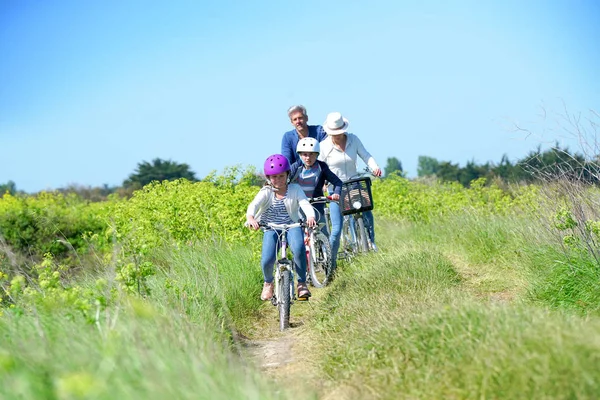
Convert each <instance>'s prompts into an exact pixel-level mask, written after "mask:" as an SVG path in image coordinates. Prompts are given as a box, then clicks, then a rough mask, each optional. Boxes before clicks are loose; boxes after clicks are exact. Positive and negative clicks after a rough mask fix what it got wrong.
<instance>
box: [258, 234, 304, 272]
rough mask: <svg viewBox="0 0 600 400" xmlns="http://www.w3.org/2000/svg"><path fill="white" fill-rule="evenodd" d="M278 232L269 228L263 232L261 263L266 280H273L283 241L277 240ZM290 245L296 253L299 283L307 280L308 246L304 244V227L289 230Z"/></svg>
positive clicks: (295, 261) (288, 240)
mask: <svg viewBox="0 0 600 400" xmlns="http://www.w3.org/2000/svg"><path fill="white" fill-rule="evenodd" d="M277 239H278V237H277V232H275V231H273V230H267V231H265V232H264V234H263V245H262V258H261V260H260V265H261V267H262V272H263V277H264V279H265V282H268V283H271V282H273V266H274V265H275V261H277V258H278V257H279V252H278V251H279V249H280V245H281V243H278V242H277ZM287 242H288V246H289V247H290V249H291V250H292V254H293V255H294V264H295V266H296V274H297V275H298V283H304V282H306V247H305V246H304V233H303V232H302V228H300V227H297V228H292V229H290V230H289V231H288V232H287Z"/></svg>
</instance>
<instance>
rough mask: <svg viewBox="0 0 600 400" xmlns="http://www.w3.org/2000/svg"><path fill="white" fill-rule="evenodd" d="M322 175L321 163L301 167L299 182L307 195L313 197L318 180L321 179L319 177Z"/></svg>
mask: <svg viewBox="0 0 600 400" xmlns="http://www.w3.org/2000/svg"><path fill="white" fill-rule="evenodd" d="M320 176H321V166H320V165H319V163H317V162H316V163H314V165H313V166H312V167H310V168H309V169H306V167H302V168H301V169H300V174H299V175H298V184H299V185H300V187H301V188H302V191H304V194H305V195H306V197H309V198H310V197H313V193H314V191H315V188H316V187H317V182H318V181H319V177H320Z"/></svg>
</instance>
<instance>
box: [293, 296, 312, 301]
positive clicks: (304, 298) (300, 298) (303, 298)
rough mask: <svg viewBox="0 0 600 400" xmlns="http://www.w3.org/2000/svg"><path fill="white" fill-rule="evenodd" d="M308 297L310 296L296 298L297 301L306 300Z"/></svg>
mask: <svg viewBox="0 0 600 400" xmlns="http://www.w3.org/2000/svg"><path fill="white" fill-rule="evenodd" d="M308 299H310V297H298V298H297V299H296V300H297V301H308Z"/></svg>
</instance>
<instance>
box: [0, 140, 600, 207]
mask: <svg viewBox="0 0 600 400" xmlns="http://www.w3.org/2000/svg"><path fill="white" fill-rule="evenodd" d="M598 161H600V160H587V159H586V158H585V157H584V156H583V155H581V154H579V153H576V152H571V151H570V150H569V149H568V148H566V147H565V148H561V147H560V145H558V144H556V145H555V146H553V147H551V148H549V149H547V150H544V151H542V149H541V147H538V148H537V149H536V150H533V151H531V152H529V153H528V154H527V155H526V156H525V157H523V158H522V159H520V160H517V161H515V162H512V161H510V160H509V158H508V156H507V155H504V156H502V159H501V160H500V162H498V163H495V162H491V161H488V162H486V163H484V164H478V163H477V162H475V161H474V160H471V161H468V162H467V163H466V164H465V166H463V167H461V166H460V165H459V164H458V163H453V162H451V161H440V160H437V159H436V158H434V157H429V156H419V158H418V163H417V179H419V178H430V179H431V178H433V179H436V180H440V181H442V182H459V183H461V184H462V185H463V186H465V187H468V186H469V185H470V183H471V182H472V181H473V180H475V179H479V178H486V179H487V181H488V182H491V181H494V180H497V179H500V180H502V181H504V182H508V183H515V182H525V183H534V182H539V181H546V180H548V179H553V178H558V177H563V178H564V177H569V178H575V179H578V180H580V181H585V182H587V183H593V184H597V183H599V182H598V180H599V178H600V173H599V169H598V165H599V163H598ZM392 174H394V175H399V176H405V173H404V170H403V168H402V162H401V161H400V160H399V159H398V158H396V157H389V158H388V159H387V162H386V166H385V167H384V176H386V177H387V176H390V175H392ZM212 176H213V174H209V176H207V177H205V178H204V179H203V180H208V181H210V180H211V179H212ZM180 178H185V179H187V180H189V181H192V182H196V181H200V179H198V178H197V177H196V174H195V172H194V171H192V170H191V168H190V166H189V165H188V164H186V163H178V162H175V161H172V160H162V159H160V158H155V159H154V160H152V161H151V162H148V161H142V162H141V163H139V164H138V165H137V167H136V169H135V170H134V171H133V172H132V173H131V174H130V175H129V176H128V177H127V179H125V180H124V181H123V184H122V185H121V186H109V185H106V184H105V185H103V186H100V187H90V186H82V185H70V186H67V187H65V188H59V189H57V191H58V192H63V193H70V192H75V193H77V194H79V195H80V196H81V197H83V198H85V199H88V200H91V201H101V200H105V199H106V198H107V197H108V196H109V195H111V194H113V193H116V194H118V195H120V196H125V197H128V196H131V194H132V193H133V191H135V190H138V189H141V188H142V187H144V186H145V185H147V184H148V183H150V182H152V181H163V180H168V181H171V180H175V179H180ZM244 179H245V180H249V181H250V184H253V185H261V184H262V181H263V180H262V177H261V175H260V174H258V173H254V174H253V175H252V176H248V175H246V176H245V177H244ZM7 192H8V193H10V194H13V195H14V194H18V193H22V192H19V191H18V189H17V185H16V184H15V182H13V181H8V182H7V183H4V184H0V196H1V195H3V194H4V193H7Z"/></svg>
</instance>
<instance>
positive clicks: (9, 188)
mask: <svg viewBox="0 0 600 400" xmlns="http://www.w3.org/2000/svg"><path fill="white" fill-rule="evenodd" d="M6 192H8V193H10V194H15V193H17V185H15V183H14V182H13V181H8V182H6V183H4V184H0V197H2V196H4V194H5V193H6Z"/></svg>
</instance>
